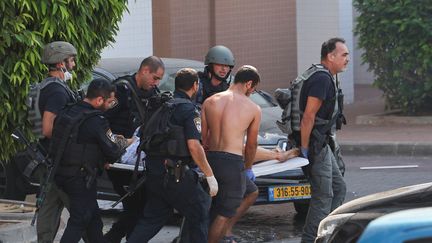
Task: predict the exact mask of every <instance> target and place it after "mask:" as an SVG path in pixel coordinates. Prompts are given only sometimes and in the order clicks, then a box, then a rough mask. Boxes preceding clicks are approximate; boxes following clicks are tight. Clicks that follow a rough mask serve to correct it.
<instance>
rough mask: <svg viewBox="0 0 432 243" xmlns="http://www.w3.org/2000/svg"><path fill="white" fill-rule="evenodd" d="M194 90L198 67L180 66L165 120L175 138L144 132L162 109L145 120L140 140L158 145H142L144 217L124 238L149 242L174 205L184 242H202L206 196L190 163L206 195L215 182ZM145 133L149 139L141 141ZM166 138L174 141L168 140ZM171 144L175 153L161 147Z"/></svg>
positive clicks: (206, 218) (205, 230)
mask: <svg viewBox="0 0 432 243" xmlns="http://www.w3.org/2000/svg"><path fill="white" fill-rule="evenodd" d="M197 91H198V75H197V72H196V71H195V70H193V69H190V68H184V69H181V70H179V71H178V72H177V75H176V78H175V92H174V100H173V101H172V102H173V104H175V106H174V108H173V109H174V110H173V111H172V113H169V114H172V115H170V118H169V122H168V124H170V126H169V127H170V128H174V127H176V129H178V130H177V131H176V133H175V134H172V135H173V136H174V138H173V137H171V136H163V138H164V139H162V141H161V142H160V144H159V143H157V141H159V140H157V139H156V137H155V136H149V134H148V133H151V132H154V130H155V129H153V128H154V127H157V126H158V124H159V122H153V121H152V120H153V119H154V120H155V121H156V120H157V118H158V116H159V115H161V114H162V113H158V112H156V113H155V114H154V116H153V117H152V118H151V120H150V121H149V123H148V124H146V127H145V129H144V132H143V137H142V138H141V139H144V141H145V145H146V144H153V143H157V146H154V147H152V148H149V147H145V148H147V149H146V150H145V152H146V154H147V157H146V168H147V181H146V189H147V192H148V195H149V198H148V199H147V200H148V201H147V204H146V205H145V208H144V213H143V217H142V218H141V219H140V221H139V222H138V224H137V226H136V227H135V229H134V231H133V233H132V235H131V237H130V238H129V241H128V242H148V241H149V240H150V239H151V238H152V237H153V236H154V235H156V234H157V232H158V231H159V230H160V229H161V228H162V226H163V225H164V223H165V221H166V220H167V219H168V217H169V216H170V215H171V214H172V211H173V210H172V209H173V208H175V209H176V210H177V211H179V212H180V213H181V214H182V215H183V216H185V218H186V220H187V221H188V224H187V226H186V227H187V229H185V230H187V231H188V234H189V240H188V242H191V243H202V242H207V234H208V221H209V216H208V210H209V207H210V196H209V194H208V193H207V192H205V191H204V189H203V188H202V186H201V184H200V183H199V181H198V174H197V173H196V172H195V170H194V169H192V168H195V167H198V168H199V169H200V170H201V171H202V172H203V173H204V176H205V179H206V181H207V183H208V185H209V193H210V195H211V196H214V195H216V193H217V191H218V184H217V181H216V179H215V177H214V175H213V171H212V169H211V168H210V165H209V164H208V162H207V159H206V157H205V153H204V149H203V147H202V146H201V143H200V139H201V133H200V132H201V121H200V116H199V113H198V110H197V107H196V106H195V105H194V104H193V103H192V98H193V97H194V96H195V94H196V92H197ZM168 102H170V101H168ZM161 109H163V107H162V108H161ZM158 111H159V110H158ZM165 114H167V113H165ZM161 130H162V131H166V130H167V129H166V128H165V129H161ZM168 130H169V129H168ZM147 138H151V139H149V140H146V139H147ZM153 138H155V139H154V140H153ZM171 138H172V139H173V140H170V139H171ZM170 145H172V146H171V147H170V149H169V150H172V151H175V152H169V151H167V150H166V148H167V147H168V146H170Z"/></svg>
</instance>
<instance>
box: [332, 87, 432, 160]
mask: <svg viewBox="0 0 432 243" xmlns="http://www.w3.org/2000/svg"><path fill="white" fill-rule="evenodd" d="M354 91H355V97H354V103H353V104H347V105H345V107H344V113H345V116H346V118H347V122H348V124H347V125H346V126H343V128H342V130H340V131H338V132H337V137H338V140H339V142H340V144H341V147H342V153H343V154H346V155H348V154H350V155H367V154H374V155H405V156H432V135H431V132H432V116H427V117H400V116H391V115H386V116H382V114H383V113H388V111H386V110H385V105H384V98H383V97H382V92H381V91H380V90H378V89H377V88H374V87H372V86H371V85H355V88H354ZM380 114H381V116H380Z"/></svg>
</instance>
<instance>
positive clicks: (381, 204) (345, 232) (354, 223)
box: [315, 183, 432, 243]
mask: <svg viewBox="0 0 432 243" xmlns="http://www.w3.org/2000/svg"><path fill="white" fill-rule="evenodd" d="M431 206H432V183H424V184H417V185H413V186H407V187H402V188H398V189H394V190H390V191H385V192H380V193H375V194H371V195H368V196H364V197H361V198H358V199H355V200H352V201H349V202H347V203H345V204H343V205H341V206H340V207H338V208H337V209H335V210H334V211H333V212H332V213H330V215H329V216H327V217H326V218H324V219H323V220H322V221H321V223H320V225H319V227H318V236H317V239H316V241H315V242H316V243H326V242H334V243H339V242H346V243H354V242H357V241H358V240H359V238H360V235H361V234H362V233H363V231H365V228H366V227H367V226H368V225H369V223H370V222H371V221H373V220H375V219H378V218H380V217H382V216H384V215H388V214H391V213H393V212H397V211H401V210H406V209H414V208H422V207H431ZM373 242H375V241H373ZM386 242H394V241H391V240H390V241H386ZM414 242H415V241H414Z"/></svg>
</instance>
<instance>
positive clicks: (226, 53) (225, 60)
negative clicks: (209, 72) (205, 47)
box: [204, 45, 235, 67]
mask: <svg viewBox="0 0 432 243" xmlns="http://www.w3.org/2000/svg"><path fill="white" fill-rule="evenodd" d="M210 63H217V64H224V65H228V66H231V67H234V65H235V59H234V55H233V54H232V52H231V50H230V49H228V48H227V47H225V46H221V45H218V46H214V47H212V48H210V50H209V51H208V52H207V55H206V57H205V61H204V64H205V65H209V64H210Z"/></svg>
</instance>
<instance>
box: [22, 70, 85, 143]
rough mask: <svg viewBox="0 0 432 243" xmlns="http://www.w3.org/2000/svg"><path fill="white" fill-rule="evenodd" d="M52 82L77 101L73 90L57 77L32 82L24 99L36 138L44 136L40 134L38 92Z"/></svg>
mask: <svg viewBox="0 0 432 243" xmlns="http://www.w3.org/2000/svg"><path fill="white" fill-rule="evenodd" d="M52 83H56V84H58V85H60V86H62V87H63V88H64V89H65V90H66V92H67V93H68V95H69V97H70V100H72V102H76V101H77V99H76V97H75V94H74V92H73V91H72V90H71V89H70V88H69V87H68V86H67V85H66V83H65V82H63V81H62V80H60V79H59V78H56V77H48V78H46V79H44V80H43V81H42V82H40V83H36V84H32V85H31V86H30V90H29V93H28V96H27V101H26V105H27V110H28V112H27V115H28V120H29V122H30V124H31V127H32V132H33V134H34V135H35V137H36V138H38V139H40V138H43V137H44V136H43V135H42V114H41V111H40V109H39V99H40V93H41V91H42V89H44V88H45V87H47V86H48V85H50V84H52Z"/></svg>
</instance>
